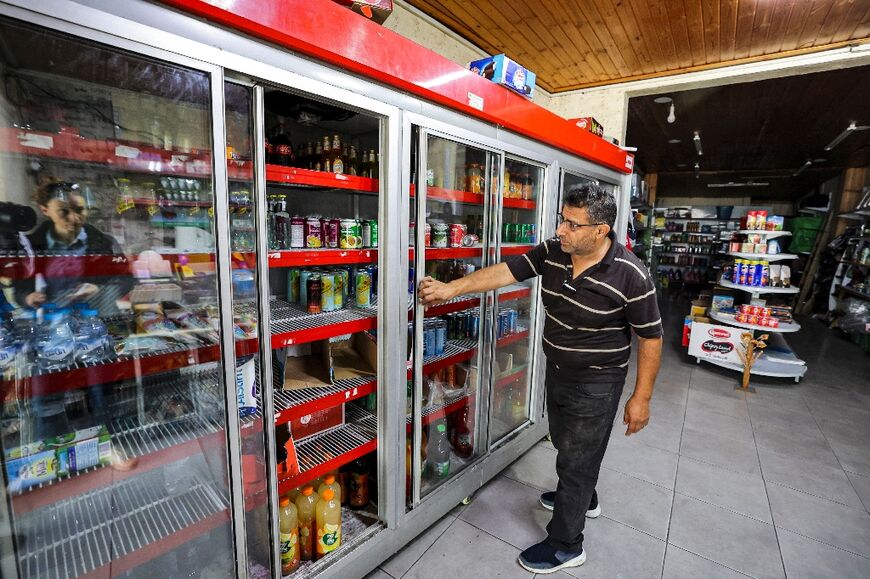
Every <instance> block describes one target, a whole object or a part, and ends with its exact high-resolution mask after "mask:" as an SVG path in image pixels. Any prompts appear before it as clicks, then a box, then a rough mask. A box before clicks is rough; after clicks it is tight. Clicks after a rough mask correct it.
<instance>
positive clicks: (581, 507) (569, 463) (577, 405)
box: [546, 362, 625, 551]
mask: <svg viewBox="0 0 870 579" xmlns="http://www.w3.org/2000/svg"><path fill="white" fill-rule="evenodd" d="M624 385H625V381H624V380H623V381H620V382H616V383H613V382H609V383H600V384H596V383H587V382H584V381H583V373H582V371H579V372H578V371H577V370H570V369H568V368H565V367H561V368H560V367H559V366H556V365H555V364H553V363H551V362H548V363H547V377H546V387H547V414H548V416H549V421H550V438H552V440H553V446H555V447H556V450H557V451H558V455H557V457H556V474H558V475H559V484H558V486H557V487H556V503H555V507H554V509H553V518H552V520H551V521H550V524H549V525H547V533H548V537H547V541H548V542H549V543H550V544H551V545H553V546H554V547H556V548H557V549H560V550H563V551H579V550H580V549H581V548H582V547H583V528H584V526H585V525H586V509H587V508H588V507H589V502H590V501H591V500H592V493H593V491H594V490H595V485H596V484H597V483H598V472H599V470H600V469H601V460H602V459H603V458H604V451H605V450H607V441H608V440H609V439H610V430H611V427H612V426H613V419H614V418H615V416H616V411H617V409H618V407H619V399H620V397H621V396H622V388H623V386H624Z"/></svg>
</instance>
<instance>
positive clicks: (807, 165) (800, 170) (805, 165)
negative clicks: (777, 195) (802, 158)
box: [791, 159, 813, 177]
mask: <svg viewBox="0 0 870 579" xmlns="http://www.w3.org/2000/svg"><path fill="white" fill-rule="evenodd" d="M812 164H813V162H812V161H810V160H809V159H807V162H806V163H804V164H803V165H801V166H800V169H798V170H797V171H795V172H794V173H792V174H791V176H792V177H797V176H798V175H800V174H801V173H803V172H804V171H806V170H807V169H809V168H810V165H812Z"/></svg>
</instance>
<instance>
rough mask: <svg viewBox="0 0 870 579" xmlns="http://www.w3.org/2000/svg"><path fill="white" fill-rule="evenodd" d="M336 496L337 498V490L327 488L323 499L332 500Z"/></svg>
mask: <svg viewBox="0 0 870 579" xmlns="http://www.w3.org/2000/svg"><path fill="white" fill-rule="evenodd" d="M334 498H335V491H334V490H332V489H326V490H325V491H323V500H325V501H331V500H332V499H334Z"/></svg>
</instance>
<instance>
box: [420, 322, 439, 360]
mask: <svg viewBox="0 0 870 579" xmlns="http://www.w3.org/2000/svg"><path fill="white" fill-rule="evenodd" d="M437 341H438V336H437V332H436V330H435V326H434V324H433V323H432V322H431V321H429V320H427V321H425V322H423V357H424V358H430V357H432V356H437V355H438V354H437Z"/></svg>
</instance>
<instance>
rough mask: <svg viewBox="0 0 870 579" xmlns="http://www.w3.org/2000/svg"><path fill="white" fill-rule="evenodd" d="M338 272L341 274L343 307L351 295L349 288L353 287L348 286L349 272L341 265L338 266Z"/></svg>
mask: <svg viewBox="0 0 870 579" xmlns="http://www.w3.org/2000/svg"><path fill="white" fill-rule="evenodd" d="M338 272H339V274H340V275H341V302H342V307H344V306H345V305H347V304H349V303H350V302H349V301H348V299H349V298H350V297H351V295H352V294H351V293H350V292H351V289H353V288H351V287H350V285H351V284H350V272H349V271H347V269H346V268H343V267H342V268H340V269H339V270H338Z"/></svg>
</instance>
